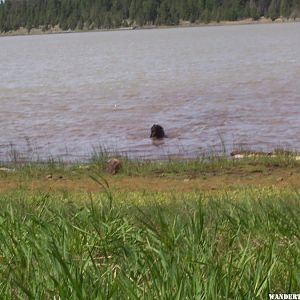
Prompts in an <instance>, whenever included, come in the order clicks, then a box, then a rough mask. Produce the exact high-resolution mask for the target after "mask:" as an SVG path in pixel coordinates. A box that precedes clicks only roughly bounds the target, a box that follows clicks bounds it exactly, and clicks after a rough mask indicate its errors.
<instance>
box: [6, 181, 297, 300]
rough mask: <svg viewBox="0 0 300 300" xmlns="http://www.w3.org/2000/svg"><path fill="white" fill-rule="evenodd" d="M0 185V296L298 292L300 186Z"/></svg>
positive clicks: (118, 296) (224, 296) (199, 295)
mask: <svg viewBox="0 0 300 300" xmlns="http://www.w3.org/2000/svg"><path fill="white" fill-rule="evenodd" d="M101 184H103V188H104V190H105V192H101V193H89V194H86V193H79V192H72V191H68V190H63V191H60V192H52V193H45V192H43V191H41V192H38V191H34V192H32V191H28V190H26V189H25V190H24V189H15V190H13V191H9V192H6V193H2V194H1V195H0V208H1V210H0V294H1V297H2V299H26V298H27V299H59V298H60V299H267V293H268V292H273V293H274V292H287V293H288V292H299V288H300V271H299V270H300V261H299V257H300V241H299V238H300V230H299V229H300V218H299V215H300V195H299V194H298V192H296V191H291V190H280V189H277V188H261V189H245V190H243V189H242V190H236V191H232V192H221V191H217V192H213V193H207V194H203V193H199V192H189V193H182V194H179V193H172V192H169V193H158V192H131V193H128V194H124V193H122V192H111V191H110V190H109V189H107V187H106V185H105V182H103V181H100V185H101Z"/></svg>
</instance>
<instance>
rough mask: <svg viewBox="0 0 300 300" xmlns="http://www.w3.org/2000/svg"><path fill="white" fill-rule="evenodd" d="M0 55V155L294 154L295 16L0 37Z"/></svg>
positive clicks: (299, 85)
mask: <svg viewBox="0 0 300 300" xmlns="http://www.w3.org/2000/svg"><path fill="white" fill-rule="evenodd" d="M0 61H1V64H0V160H7V159H9V158H11V157H12V156H13V155H16V153H19V152H20V153H22V154H23V155H24V156H25V157H27V158H28V159H31V158H32V155H33V153H34V155H35V156H39V158H47V157H49V156H52V157H56V158H61V159H74V158H75V159H83V158H84V157H86V155H89V154H91V152H93V151H94V150H97V149H99V147H102V148H105V149H107V150H109V151H118V152H119V153H123V154H127V155H129V156H130V157H142V158H161V157H164V156H166V155H184V156H195V155H198V154H199V153H203V152H209V151H218V150H220V149H221V148H222V147H224V146H225V147H226V149H227V151H231V150H232V149H234V148H240V147H242V148H245V149H246V148H251V149H257V150H272V149H273V148H274V147H277V146H284V147H291V148H293V149H298V150H300V23H284V24H265V25H263V24H261V25H235V26H207V27H193V28H172V29H157V30H156V29H155V30H129V31H110V32H89V33H74V34H56V35H40V36H18V37H2V38H0ZM154 123H159V124H161V125H162V126H163V127H164V128H165V131H166V134H167V135H168V138H167V139H165V140H164V141H163V143H161V144H159V145H155V144H153V143H152V141H151V140H150V139H149V135H150V128H151V126H152V125H153V124H154Z"/></svg>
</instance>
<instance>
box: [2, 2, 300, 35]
mask: <svg viewBox="0 0 300 300" xmlns="http://www.w3.org/2000/svg"><path fill="white" fill-rule="evenodd" d="M299 18H300V4H299V1H296V0H263V1H257V0H226V1H219V0H176V1H175V0H114V1H112V0H105V1H104V0H88V1H82V0H72V1H69V0H61V1H57V0H5V1H0V33H2V34H4V35H5V34H41V33H54V32H55V33H57V32H84V31H97V30H100V31H102V30H114V29H117V30H124V29H137V28H141V29H149V28H169V27H177V26H179V27H187V26H203V25H226V24H249V23H251V24H252V23H254V24H255V23H271V22H290V21H297V20H298V21H299Z"/></svg>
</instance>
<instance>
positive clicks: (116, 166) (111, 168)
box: [106, 158, 122, 174]
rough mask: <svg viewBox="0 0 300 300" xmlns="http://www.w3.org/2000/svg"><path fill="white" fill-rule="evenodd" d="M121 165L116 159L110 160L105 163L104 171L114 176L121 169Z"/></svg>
mask: <svg viewBox="0 0 300 300" xmlns="http://www.w3.org/2000/svg"><path fill="white" fill-rule="evenodd" d="M121 166H122V163H121V161H120V160H119V159H117V158H112V159H110V160H108V161H107V162H106V171H107V172H108V173H110V174H116V173H118V172H119V170H120V169H121Z"/></svg>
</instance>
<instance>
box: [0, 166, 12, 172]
mask: <svg viewBox="0 0 300 300" xmlns="http://www.w3.org/2000/svg"><path fill="white" fill-rule="evenodd" d="M0 171H3V172H7V173H12V172H15V171H16V169H9V168H5V167H2V168H0Z"/></svg>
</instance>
